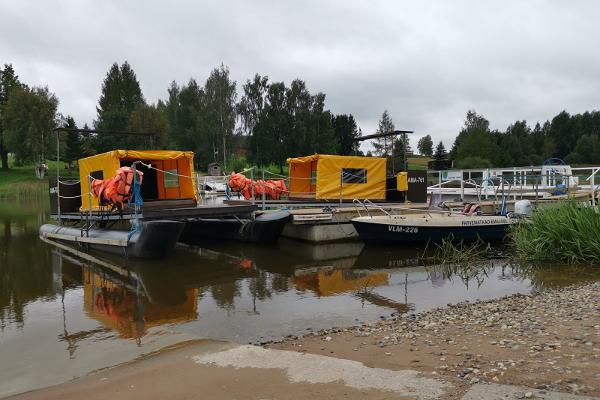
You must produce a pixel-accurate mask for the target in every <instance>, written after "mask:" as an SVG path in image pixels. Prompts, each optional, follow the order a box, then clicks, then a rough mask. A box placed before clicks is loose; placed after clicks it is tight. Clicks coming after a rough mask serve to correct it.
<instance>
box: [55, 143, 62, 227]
mask: <svg viewBox="0 0 600 400" xmlns="http://www.w3.org/2000/svg"><path fill="white" fill-rule="evenodd" d="M56 204H57V207H58V208H57V210H58V224H59V225H60V224H61V220H60V137H59V133H58V131H56Z"/></svg>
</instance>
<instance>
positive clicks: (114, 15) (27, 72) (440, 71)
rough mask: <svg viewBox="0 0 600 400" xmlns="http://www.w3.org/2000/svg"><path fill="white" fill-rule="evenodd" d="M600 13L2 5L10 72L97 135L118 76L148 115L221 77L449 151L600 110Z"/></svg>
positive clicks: (280, 5)
mask: <svg viewBox="0 0 600 400" xmlns="http://www.w3.org/2000/svg"><path fill="white" fill-rule="evenodd" d="M599 15H600V1H593V0H590V1H533V0H527V1H521V0H519V1H517V0H514V1H500V0H497V1H481V0H472V1H457V0H452V1H446V0H440V1H393V0H390V1H348V0H344V1H342V0H340V1H323V0H321V1H298V0H296V1H250V0H240V1H225V0H221V1H218V0H217V1H204V2H202V1H175V0H172V1H162V2H160V1H149V0H139V1H107V0H102V1H98V0H94V1H84V0H73V1H52V0H39V1H27V0H0V63H2V64H4V63H12V64H13V66H14V67H15V69H16V71H17V73H18V74H19V75H20V77H21V79H22V80H23V81H24V82H26V83H28V84H30V85H48V87H49V88H50V90H52V91H53V92H55V93H56V94H57V96H58V97H59V100H60V107H59V109H60V111H61V112H62V113H63V114H70V115H73V116H74V117H75V119H76V121H77V122H78V124H80V125H83V123H84V122H87V123H90V124H91V123H92V121H93V120H94V118H95V116H96V109H95V106H96V104H97V101H98V98H99V96H100V87H101V82H102V79H103V78H104V76H105V74H106V72H107V71H108V68H109V67H110V65H111V64H112V63H113V62H115V61H116V62H118V63H122V62H123V61H125V60H127V61H129V63H130V64H131V65H132V67H133V68H134V70H135V72H136V73H137V77H138V79H139V81H140V84H141V87H142V90H143V93H144V96H145V97H146V99H147V101H149V102H156V101H157V100H158V99H159V98H163V99H164V98H166V95H167V90H166V89H167V87H168V85H169V83H170V82H171V81H173V80H176V81H178V82H185V81H187V80H188V79H189V78H190V77H194V78H195V79H196V80H198V81H199V82H204V81H205V80H206V78H207V76H208V74H209V72H210V70H211V69H213V68H214V67H216V66H218V65H220V64H221V63H224V64H225V65H227V66H229V68H230V70H231V75H232V78H233V79H234V80H236V81H237V82H238V87H239V88H238V94H239V95H241V84H242V83H243V82H245V81H246V79H249V78H251V77H252V76H253V75H254V74H255V73H257V72H258V73H260V74H262V75H268V76H269V77H270V79H271V80H272V81H281V80H283V81H285V82H286V84H289V82H290V81H291V80H292V79H294V78H301V79H303V80H305V81H306V83H307V86H308V88H309V90H310V91H311V92H313V93H316V92H319V91H321V92H324V93H325V94H326V95H327V100H326V102H327V106H328V108H329V109H331V111H332V112H334V113H351V114H353V115H354V116H355V118H356V119H357V121H358V124H359V126H360V127H361V128H362V130H363V134H368V133H373V132H374V131H375V129H376V127H377V120H378V119H379V117H380V116H381V113H382V112H383V110H385V109H387V110H389V112H390V114H391V116H392V118H393V120H394V122H395V125H396V128H398V129H409V130H414V131H415V135H414V139H413V140H412V144H413V147H416V141H417V139H418V138H419V137H420V136H422V135H425V134H431V136H432V137H433V139H434V141H435V142H437V141H439V140H443V141H444V142H445V144H446V145H447V146H449V145H450V144H451V143H452V141H453V138H454V136H455V135H456V134H457V133H458V131H459V130H460V127H461V126H462V124H463V120H464V116H465V114H466V111H467V110H468V109H475V110H476V111H477V112H478V113H481V114H483V115H484V116H485V117H486V118H488V119H489V120H490V122H491V126H492V128H497V129H505V128H506V126H507V125H508V124H509V123H511V122H513V121H515V120H517V119H526V120H527V121H529V122H531V123H535V121H538V120H539V121H544V120H546V119H549V118H552V117H553V116H554V115H556V114H557V113H558V112H559V111H561V110H563V109H566V110H567V111H569V112H571V113H579V112H583V111H585V110H591V109H600V105H599V100H600V51H599V47H600V45H599V43H600V23H598V16H599Z"/></svg>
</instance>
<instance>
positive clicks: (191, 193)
mask: <svg viewBox="0 0 600 400" xmlns="http://www.w3.org/2000/svg"><path fill="white" fill-rule="evenodd" d="M134 161H142V162H144V163H146V164H151V165H152V167H153V168H155V171H156V176H155V177H152V178H151V177H150V176H148V183H146V184H147V185H155V186H156V196H157V199H158V200H163V199H195V198H196V179H195V175H194V153H193V152H191V151H174V150H113V151H109V152H107V153H102V154H97V155H95V156H91V157H87V158H82V159H81V160H79V177H80V180H81V194H82V196H81V208H82V209H88V208H89V206H90V204H89V196H88V195H87V193H88V192H89V190H90V189H89V184H88V182H89V180H90V179H91V178H88V177H92V178H95V179H108V178H112V177H113V176H114V175H115V173H116V172H117V170H118V169H119V168H120V167H122V166H125V165H127V166H130V165H131V164H132V163H133V162H134ZM165 171H166V172H165ZM150 179H154V180H155V181H150ZM144 182H145V181H144ZM144 182H142V185H144V184H145V183H144ZM91 205H92V207H97V206H98V199H96V198H94V197H93V196H92V204H91Z"/></svg>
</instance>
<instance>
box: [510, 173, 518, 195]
mask: <svg viewBox="0 0 600 400" xmlns="http://www.w3.org/2000/svg"><path fill="white" fill-rule="evenodd" d="M515 186H517V168H516V167H515V168H513V184H512V187H511V189H512V190H514V189H513V188H514V187H515ZM513 200H514V201H517V192H513Z"/></svg>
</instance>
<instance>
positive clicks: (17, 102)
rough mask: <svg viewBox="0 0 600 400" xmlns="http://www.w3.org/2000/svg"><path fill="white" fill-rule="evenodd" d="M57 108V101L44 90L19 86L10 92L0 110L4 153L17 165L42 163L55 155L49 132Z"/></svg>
mask: <svg viewBox="0 0 600 400" xmlns="http://www.w3.org/2000/svg"><path fill="white" fill-rule="evenodd" d="M57 107H58V99H57V98H56V96H55V95H54V94H53V93H51V92H50V91H49V90H48V88H47V87H45V88H39V87H34V88H32V89H30V88H28V87H26V86H22V87H18V88H16V89H14V90H13V91H12V92H11V95H10V97H9V99H8V101H7V102H6V104H5V105H4V107H3V111H2V126H3V129H4V135H6V144H7V147H8V150H9V151H10V152H13V153H14V154H15V158H16V161H17V162H18V163H20V164H22V163H25V162H44V161H45V160H46V158H49V156H50V155H51V154H52V153H53V152H54V153H55V150H54V147H55V146H56V141H55V140H56V139H55V135H53V134H52V129H54V127H55V126H56V109H57ZM53 158H54V157H53Z"/></svg>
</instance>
